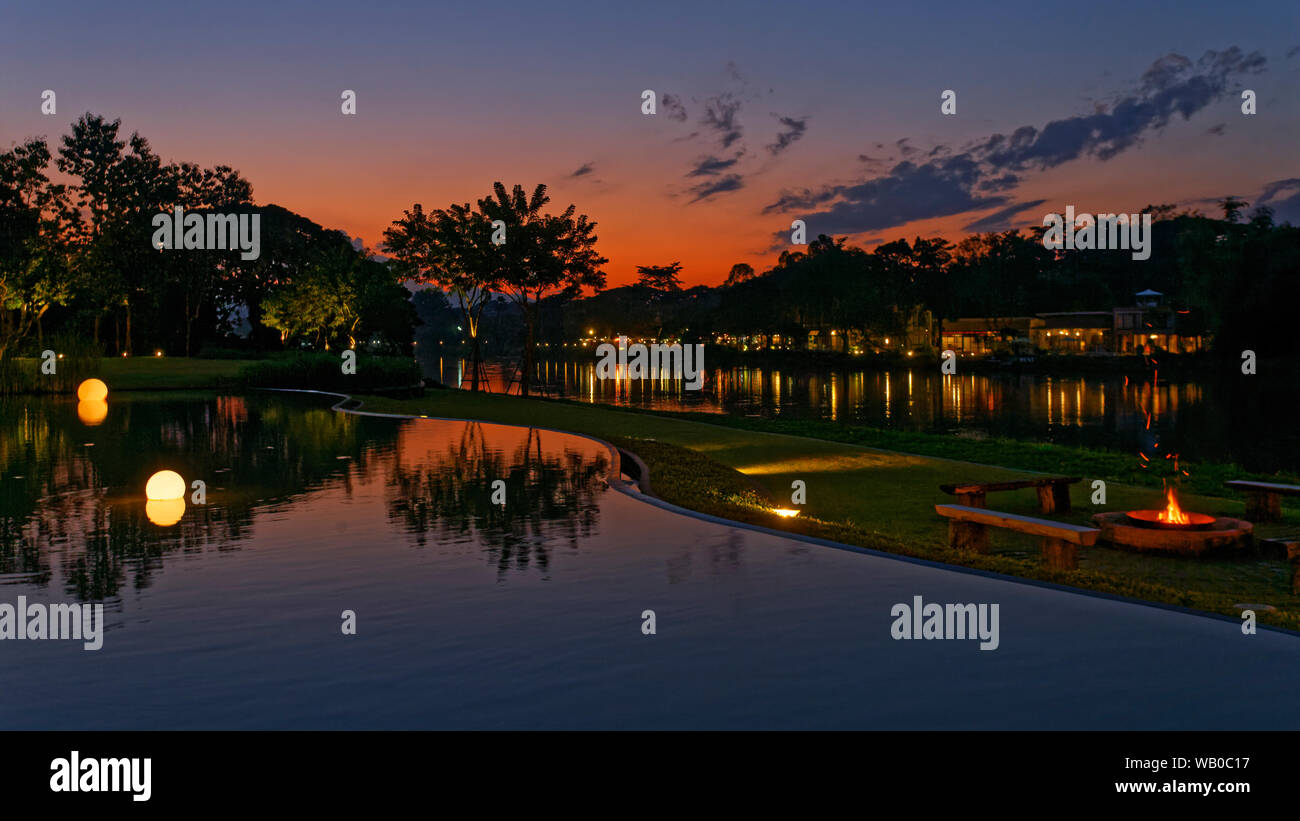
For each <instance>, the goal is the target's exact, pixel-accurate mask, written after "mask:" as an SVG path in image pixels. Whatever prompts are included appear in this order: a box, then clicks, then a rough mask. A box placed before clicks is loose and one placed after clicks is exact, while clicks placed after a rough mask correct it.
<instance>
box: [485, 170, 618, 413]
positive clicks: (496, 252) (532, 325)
mask: <svg viewBox="0 0 1300 821" xmlns="http://www.w3.org/2000/svg"><path fill="white" fill-rule="evenodd" d="M550 201H551V198H550V197H549V196H547V194H546V186H545V185H538V186H537V187H536V188H534V189H533V193H532V194H531V195H529V194H527V193H526V192H525V191H524V188H523V186H522V185H516V186H515V187H514V188H513V189H512V190H509V191H507V190H506V187H505V186H504V185H503V184H501V183H500V182H497V183H496V184H494V185H493V196H490V197H484V198H483V199H481V200H479V203H478V206H479V212H480V213H481V214H482V215H483V216H484V217H485V218H486V219H487V220H488V222H489V223H494V222H496V221H498V220H499V221H500V222H501V223H504V226H505V242H503V243H502V244H500V245H495V244H494V245H492V249H493V258H494V260H495V263H496V264H495V265H494V266H493V269H494V270H495V271H496V272H497V274H498V279H499V281H500V282H501V284H502V286H503V287H504V289H505V291H506V293H507V294H509V295H510V298H511V300H513V301H514V303H515V305H517V306H518V308H519V310H520V312H521V314H522V315H523V318H524V329H525V331H524V333H525V339H524V362H523V374H522V377H521V380H520V392H521V393H522V394H523V395H524V396H527V395H528V387H529V383H530V382H531V380H532V371H533V362H534V360H535V358H536V332H537V307H538V303H539V302H540V301H541V300H542V299H544V298H546V297H547V296H550V295H552V294H566V295H569V296H577V295H578V294H580V293H581V292H582V290H583V289H584V288H593V289H596V290H599V289H601V288H603V287H604V286H605V272H604V271H603V270H601V266H602V265H604V264H605V263H606V262H608V261H609V260H607V259H606V258H604V257H602V256H601V255H600V254H598V253H597V252H596V234H595V230H596V223H594V222H591V221H590V220H588V219H587V216H586V215H585V214H576V213H575V212H576V211H577V206H574V205H570V206H569V207H568V208H566V209H564V211H563V212H561V213H560V214H558V215H556V214H547V213H544V212H543V210H542V209H543V208H545V207H546V205H547V203H549V202H550Z"/></svg>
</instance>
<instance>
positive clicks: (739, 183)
mask: <svg viewBox="0 0 1300 821" xmlns="http://www.w3.org/2000/svg"><path fill="white" fill-rule="evenodd" d="M744 187H745V181H744V180H743V179H742V178H741V176H740V175H739V174H728V175H726V176H725V177H722V178H720V179H717V180H711V181H709V182H702V183H700V184H699V185H696V186H694V187H693V188H691V189H690V193H692V194H694V195H695V197H694V199H692V200H691V202H693V203H695V202H700V201H701V200H707V199H709V198H710V197H713V196H716V195H718V194H725V193H727V192H729V191H739V190H740V189H741V188H744Z"/></svg>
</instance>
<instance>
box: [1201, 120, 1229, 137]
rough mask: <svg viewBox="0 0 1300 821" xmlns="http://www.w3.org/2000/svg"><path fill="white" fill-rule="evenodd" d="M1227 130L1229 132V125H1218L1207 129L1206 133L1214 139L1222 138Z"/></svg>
mask: <svg viewBox="0 0 1300 821" xmlns="http://www.w3.org/2000/svg"><path fill="white" fill-rule="evenodd" d="M1227 130H1228V124H1227V123H1219V124H1218V125H1212V126H1210V127H1209V128H1207V129H1205V133H1206V134H1209V135H1211V136H1214V137H1222V136H1223V133H1224V132H1225V131H1227Z"/></svg>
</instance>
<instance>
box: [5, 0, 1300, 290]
mask: <svg viewBox="0 0 1300 821" xmlns="http://www.w3.org/2000/svg"><path fill="white" fill-rule="evenodd" d="M998 9H999V11H998V12H997V13H996V14H995V13H992V12H990V11H989V10H988V8H987V7H985V6H984V5H983V4H975V3H950V2H933V3H927V4H915V3H897V2H895V3H889V4H873V3H866V2H844V3H839V2H835V3H780V4H776V3H761V4H760V3H725V2H716V3H700V2H698V0H697V1H696V2H691V3H675V2H660V3H654V4H635V5H633V4H625V3H610V2H602V3H558V2H557V3H516V2H507V1H506V0H498V2H493V3H482V4H423V3H420V4H417V3H412V4H394V3H386V2H367V3H360V4H352V3H339V2H330V1H329V0H322V1H321V2H312V3H284V4H281V3H274V4H273V3H265V2H261V3H245V2H236V1H234V0H231V1H229V2H222V3H209V4H203V5H201V6H196V5H192V4H188V3H175V2H168V3H139V2H119V3H98V2H96V3H69V2H58V1H57V0H49V1H47V2H40V3H25V4H14V3H5V7H4V12H3V17H4V23H3V24H0V146H3V147H4V148H6V149H7V148H8V147H10V146H11V145H12V144H13V143H15V142H18V141H21V140H23V139H26V138H28V137H32V136H39V135H44V136H46V137H48V138H50V139H51V141H54V142H56V141H57V139H58V138H59V137H60V136H61V135H63V134H65V133H67V132H68V130H69V124H70V123H71V122H72V121H73V120H75V119H76V118H77V117H78V116H79V115H80V114H82V113H84V112H86V111H91V112H94V113H96V114H102V115H104V116H106V117H109V118H119V117H120V118H121V119H122V128H123V135H124V136H125V135H129V134H130V133H131V132H132V131H139V132H140V133H141V134H142V135H144V136H145V137H147V138H148V139H149V140H150V142H151V143H152V145H153V148H154V150H155V151H157V152H158V153H159V154H160V155H161V156H162V157H163V158H164V159H167V160H174V161H189V162H196V163H200V164H202V165H205V166H212V165H218V164H226V165H231V166H233V167H235V168H237V169H239V170H240V172H241V173H243V175H244V176H245V177H246V178H248V179H249V180H250V181H251V182H252V184H253V189H254V196H255V199H256V201H257V202H258V203H262V204H265V203H276V204H279V205H282V206H284V207H286V208H289V209H291V210H293V211H297V212H299V213H301V214H303V215H305V216H307V217H309V218H311V219H313V220H315V221H316V222H318V223H320V224H322V225H324V226H327V227H330V228H339V229H342V230H344V231H346V232H348V233H349V234H350V235H352V236H354V237H360V238H362V239H364V240H365V242H366V243H367V245H369V246H371V247H374V246H376V245H378V244H379V242H380V240H381V238H382V233H383V230H384V228H385V227H386V226H387V225H388V224H389V223H391V222H392V220H393V219H395V218H397V217H399V216H400V215H401V213H402V210H403V209H405V208H409V207H410V206H411V205H412V203H415V202H420V203H423V204H424V205H425V207H426V208H432V207H442V206H445V205H447V204H449V203H452V202H465V201H472V200H475V199H477V198H479V197H481V196H484V195H486V194H487V193H488V192H489V191H490V189H491V185H492V183H493V182H494V181H496V180H501V181H502V182H505V183H506V184H507V185H512V184H514V183H522V184H524V185H525V186H527V187H529V188H531V187H532V186H533V185H535V184H536V183H538V182H545V183H547V184H548V185H549V186H550V189H551V193H552V197H553V203H552V204H553V206H554V207H555V210H560V209H562V208H563V207H564V206H566V205H567V204H568V203H570V202H572V203H575V204H576V205H577V206H578V210H579V211H581V212H583V213H586V214H588V215H589V216H590V217H591V218H593V219H594V220H596V221H597V223H598V229H597V233H598V234H599V236H600V243H599V246H598V247H599V249H600V250H601V251H602V253H604V255H605V256H607V257H609V259H610V263H609V265H608V266H607V268H606V270H607V271H608V273H609V280H610V284H611V285H618V284H623V283H626V282H628V281H630V280H631V279H633V278H634V277H635V266H637V265H652V264H664V263H668V262H671V261H673V260H680V261H681V262H682V263H683V265H684V266H685V270H684V273H683V277H684V279H685V281H686V282H687V284H700V283H703V284H709V285H712V284H716V283H718V282H720V281H721V280H722V279H723V278H724V277H725V276H726V274H727V271H728V269H729V268H730V267H731V265H732V264H733V263H736V262H749V263H750V264H752V265H754V266H755V267H757V268H759V269H760V270H761V269H762V268H763V267H764V266H766V265H767V264H769V263H770V262H771V261H772V260H773V259H774V257H775V255H776V254H777V253H779V251H780V250H781V249H782V248H783V247H788V245H786V244H785V243H787V242H788V239H789V225H790V221H791V220H792V219H796V218H802V219H804V220H806V221H807V223H808V232H809V238H812V237H814V236H816V235H817V234H818V233H823V232H824V233H833V234H836V235H844V234H848V235H851V236H852V237H853V240H854V241H855V242H859V243H862V244H865V245H871V244H873V243H875V242H879V241H882V240H885V241H888V240H892V239H895V238H898V237H907V238H909V239H910V238H911V237H914V236H917V235H921V236H928V235H932V234H941V235H943V236H946V237H948V238H949V239H953V240H956V239H959V238H960V237H962V236H964V235H965V234H966V233H968V232H970V231H975V230H997V229H1003V228H1008V227H1017V226H1028V225H1031V224H1034V225H1037V224H1041V221H1042V218H1043V215H1044V214H1046V213H1048V212H1052V211H1063V210H1064V208H1065V206H1066V205H1074V206H1075V208H1076V210H1078V211H1081V212H1098V211H1106V212H1110V211H1136V210H1138V209H1140V208H1141V207H1142V206H1144V205H1146V204H1148V203H1166V202H1167V203H1177V204H1180V205H1183V206H1188V207H1200V208H1203V209H1205V210H1207V211H1212V210H1213V206H1212V204H1211V201H1212V200H1214V199H1217V198H1221V197H1223V196H1225V195H1228V194H1232V195H1235V196H1239V197H1241V198H1243V199H1246V200H1248V201H1250V202H1251V203H1252V206H1253V205H1257V204H1269V205H1271V206H1272V207H1274V209H1275V210H1276V212H1277V218H1278V219H1279V220H1284V219H1289V220H1290V221H1291V222H1293V223H1296V224H1300V161H1298V160H1297V157H1300V151H1297V149H1296V139H1295V135H1296V134H1297V133H1300V100H1297V89H1298V88H1300V82H1298V81H1300V4H1297V3H1295V2H1292V1H1290V0H1288V2H1281V0H1278V1H1277V2H1269V3H1249V2H1244V3H1233V4H1227V3H1222V2H1175V3H1143V4H1135V3H1109V2H1093V3H1087V4H1081V5H1080V4H1076V5H1072V6H1068V7H1067V6H1063V5H1060V4H1042V3H1027V2H1003V3H999V4H998ZM47 88H48V89H53V90H54V91H55V92H56V93H57V95H58V98H57V104H58V111H57V114H55V115H54V116H43V115H42V114H41V113H40V103H41V92H42V91H43V90H44V89H47ZM1243 88H1249V89H1253V90H1254V91H1255V92H1256V93H1257V95H1258V98H1257V106H1258V113H1257V114H1256V115H1255V116H1253V117H1247V116H1243V114H1242V113H1241V97H1240V92H1241V89H1243ZM343 89H353V90H355V91H356V93H357V116H355V117H349V116H344V115H343V114H341V113H340V109H339V106H340V102H341V100H340V93H341V92H342V90H343ZM644 89H653V90H655V91H656V92H657V94H658V95H659V106H658V113H657V114H656V115H655V116H644V115H642V113H641V92H642V91H643V90H644ZM944 89H953V90H955V91H956V92H957V114H956V116H944V115H942V114H941V113H940V93H941V92H942V91H943V90H944Z"/></svg>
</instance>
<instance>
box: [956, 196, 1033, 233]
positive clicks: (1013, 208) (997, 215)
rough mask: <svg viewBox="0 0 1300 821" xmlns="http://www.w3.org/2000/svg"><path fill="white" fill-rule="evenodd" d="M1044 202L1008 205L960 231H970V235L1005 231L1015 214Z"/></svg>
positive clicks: (1031, 201)
mask: <svg viewBox="0 0 1300 821" xmlns="http://www.w3.org/2000/svg"><path fill="white" fill-rule="evenodd" d="M1045 202H1047V200H1030V201H1029V202H1017V203H1014V204H1012V205H1008V206H1007V207H1006V208H1002V209H1000V210H998V211H994V212H993V213H992V214H989V215H987V216H984V217H980V218H979V219H977V220H975V221H974V222H972V223H970V224H969V225H966V226H963V227H962V230H963V231H970V232H972V233H981V232H988V231H1005V230H1007V229H1008V228H1010V227H1011V218H1012V217H1014V216H1015V215H1016V214H1019V213H1020V212H1021V211H1027V210H1029V209H1030V208H1037V207H1038V206H1040V205H1042V204H1043V203H1045Z"/></svg>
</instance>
